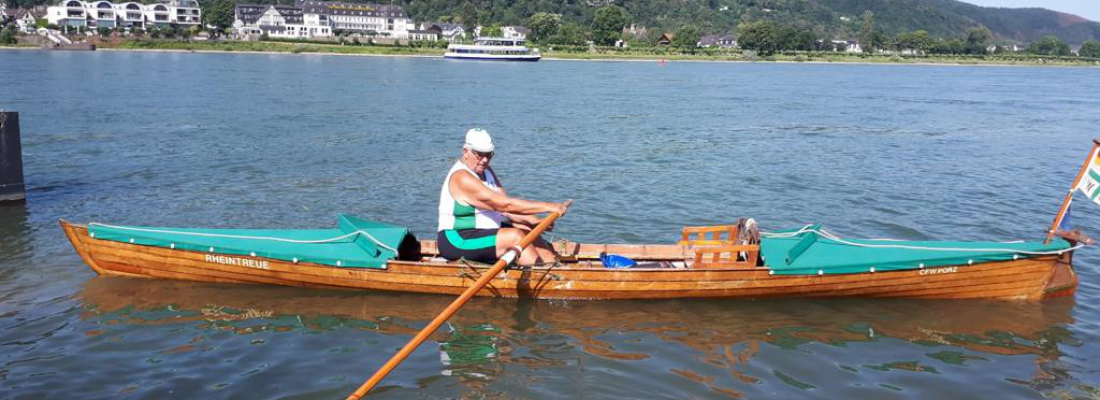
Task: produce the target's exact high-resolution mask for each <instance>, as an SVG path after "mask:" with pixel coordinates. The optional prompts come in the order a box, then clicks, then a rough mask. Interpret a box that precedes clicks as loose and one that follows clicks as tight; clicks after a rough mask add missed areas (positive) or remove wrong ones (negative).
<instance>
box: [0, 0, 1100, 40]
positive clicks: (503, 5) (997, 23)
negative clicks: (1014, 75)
mask: <svg viewBox="0 0 1100 400" xmlns="http://www.w3.org/2000/svg"><path fill="white" fill-rule="evenodd" d="M0 1H6V2H7V3H8V6H9V8H15V7H27V6H31V5H40V4H53V3H56V1H54V0H0ZM150 1H153V0H145V1H144V2H150ZM213 1H214V0H203V1H202V2H203V3H204V4H205V3H208V2H213ZM236 1H237V2H241V3H245V2H247V3H283V4H290V3H293V0H236ZM351 1H354V2H372V3H390V1H382V0H351ZM392 3H393V4H397V5H402V6H404V7H405V9H406V11H407V12H408V13H409V15H410V16H411V17H412V18H413V19H414V20H415V21H418V22H419V21H450V22H461V23H464V24H466V25H475V24H482V25H491V24H499V25H524V24H525V23H526V22H527V20H528V18H529V17H530V16H532V15H534V14H535V13H537V12H549V13H556V14H561V15H562V20H563V22H575V23H577V24H579V25H581V26H589V25H590V24H591V22H592V19H593V15H594V13H595V10H596V9H597V8H598V7H600V6H602V5H605V4H608V3H613V4H616V5H618V6H622V7H624V8H625V9H626V10H627V12H628V13H629V19H628V21H629V23H633V24H636V25H638V26H645V27H647V28H651V29H656V30H659V31H665V30H667V31H675V30H676V29H678V28H680V27H681V26H683V25H686V24H693V25H696V26H698V27H699V28H701V29H700V30H701V31H702V33H703V34H727V33H734V32H735V30H736V28H737V25H738V24H740V23H742V22H755V21H760V20H772V21H776V22H780V23H783V24H787V25H790V26H793V27H795V28H798V29H800V30H806V31H810V32H812V33H814V34H815V35H816V36H819V37H822V38H832V39H845V40H846V39H856V38H857V36H858V33H859V29H860V23H861V21H862V15H863V13H864V12H865V11H868V10H869V11H872V12H873V13H874V22H875V28H876V29H877V30H878V31H880V32H881V33H883V34H885V35H889V36H894V35H896V34H897V33H900V32H908V31H915V30H925V31H928V33H929V34H930V35H932V36H938V37H959V36H963V35H965V34H966V30H967V29H968V28H973V27H977V26H985V27H987V28H989V29H990V31H992V32H993V35H994V36H995V40H997V41H1009V42H1018V43H1025V44H1026V43H1030V42H1032V41H1034V40H1036V39H1039V38H1040V37H1042V36H1045V35H1051V34H1053V35H1055V36H1057V37H1059V38H1061V39H1062V40H1063V41H1065V42H1066V43H1069V44H1070V45H1072V46H1079V45H1081V43H1083V42H1084V41H1085V40H1090V39H1092V40H1097V39H1100V23H1097V22H1093V21H1088V20H1086V19H1084V18H1081V17H1078V16H1075V15H1071V14H1065V13H1060V12H1055V11H1051V10H1046V9H1041V8H1017V9H1008V8H991V7H981V6H976V5H972V4H969V3H963V2H960V1H955V0H392Z"/></svg>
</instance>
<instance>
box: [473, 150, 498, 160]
mask: <svg viewBox="0 0 1100 400" xmlns="http://www.w3.org/2000/svg"><path fill="white" fill-rule="evenodd" d="M470 152H471V153H474V155H475V156H477V157H478V158H493V152H491V151H487V152H480V151H477V150H470Z"/></svg>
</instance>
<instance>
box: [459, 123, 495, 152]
mask: <svg viewBox="0 0 1100 400" xmlns="http://www.w3.org/2000/svg"><path fill="white" fill-rule="evenodd" d="M462 147H464V148H467V149H470V150H473V151H477V152H482V153H488V152H491V151H493V149H494V148H495V146H493V138H492V137H490V136H489V131H487V130H484V129H481V128H473V129H470V130H468V131H466V144H464V145H462Z"/></svg>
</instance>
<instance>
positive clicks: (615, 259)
mask: <svg viewBox="0 0 1100 400" xmlns="http://www.w3.org/2000/svg"><path fill="white" fill-rule="evenodd" d="M600 262H602V263H603V267H604V268H630V267H633V266H636V265H638V262H637V261H634V260H631V259H629V258H626V257H623V256H620V255H618V254H607V253H600Z"/></svg>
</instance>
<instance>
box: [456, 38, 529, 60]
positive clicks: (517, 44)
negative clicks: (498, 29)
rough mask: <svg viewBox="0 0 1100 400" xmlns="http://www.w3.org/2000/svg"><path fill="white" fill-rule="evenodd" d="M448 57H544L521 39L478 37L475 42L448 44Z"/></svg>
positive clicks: (526, 58) (511, 58)
mask: <svg viewBox="0 0 1100 400" xmlns="http://www.w3.org/2000/svg"><path fill="white" fill-rule="evenodd" d="M443 57H446V58H456V59H467V60H501V61H538V60H539V59H540V58H542V55H541V54H539V49H529V48H527V46H524V45H523V40H521V39H504V38H490V37H484V38H477V39H474V44H451V45H448V46H447V53H445V54H443Z"/></svg>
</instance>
